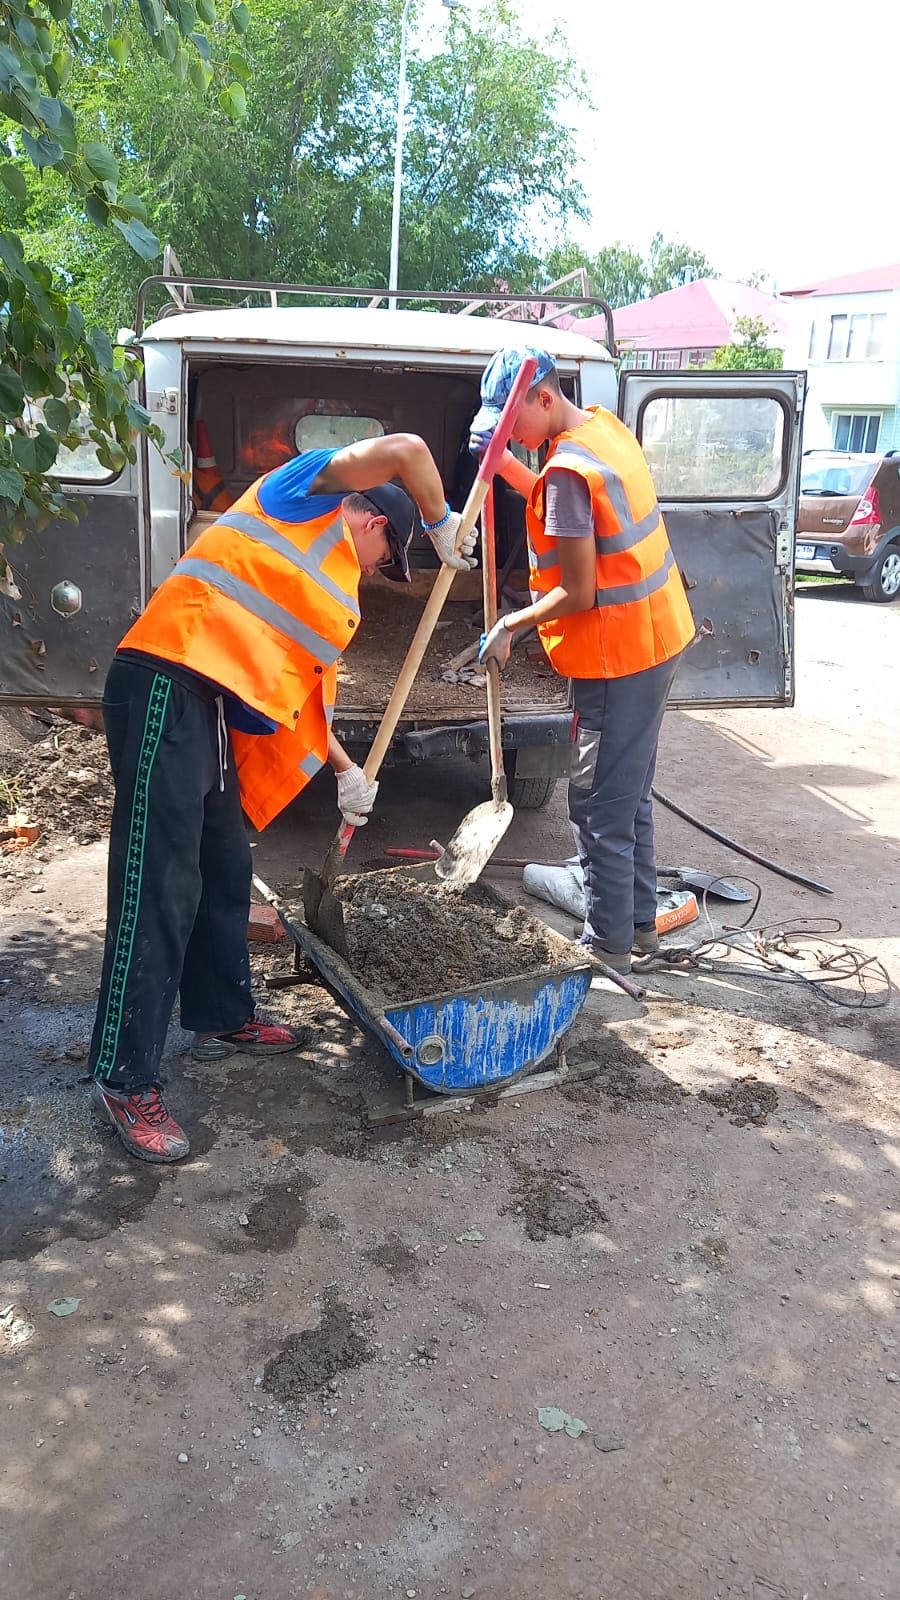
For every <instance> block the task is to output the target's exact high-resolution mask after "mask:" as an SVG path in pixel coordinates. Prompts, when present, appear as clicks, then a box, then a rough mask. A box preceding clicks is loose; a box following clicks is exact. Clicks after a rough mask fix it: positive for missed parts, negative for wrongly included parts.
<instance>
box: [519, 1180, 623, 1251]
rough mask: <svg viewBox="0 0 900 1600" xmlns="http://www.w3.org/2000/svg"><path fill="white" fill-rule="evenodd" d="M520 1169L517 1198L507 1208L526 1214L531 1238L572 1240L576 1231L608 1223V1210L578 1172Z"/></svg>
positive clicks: (527, 1228)
mask: <svg viewBox="0 0 900 1600" xmlns="http://www.w3.org/2000/svg"><path fill="white" fill-rule="evenodd" d="M518 1170H519V1184H518V1187H517V1189H516V1191H515V1201H514V1203H513V1204H512V1205H510V1206H507V1207H506V1208H505V1210H506V1214H507V1215H512V1216H521V1217H522V1220H523V1222H524V1224H525V1232H526V1234H527V1236H528V1238H529V1239H536V1240H538V1241H542V1240H544V1239H549V1238H550V1236H551V1235H555V1236H556V1237H557V1238H560V1239H571V1237H572V1235H573V1233H587V1232H588V1231H589V1230H590V1229H592V1228H598V1227H600V1226H602V1225H603V1224H604V1223H606V1222H608V1220H609V1218H608V1217H607V1215H606V1212H605V1211H604V1210H603V1209H602V1207H601V1206H599V1205H598V1204H597V1201H596V1200H595V1199H594V1197H593V1195H591V1194H589V1193H588V1190H587V1189H586V1188H585V1187H584V1184H583V1183H582V1182H581V1180H580V1178H577V1177H576V1176H575V1175H574V1173H571V1172H556V1173H552V1174H551V1173H546V1172H532V1171H530V1170H529V1169H528V1168H523V1167H519V1169H518Z"/></svg>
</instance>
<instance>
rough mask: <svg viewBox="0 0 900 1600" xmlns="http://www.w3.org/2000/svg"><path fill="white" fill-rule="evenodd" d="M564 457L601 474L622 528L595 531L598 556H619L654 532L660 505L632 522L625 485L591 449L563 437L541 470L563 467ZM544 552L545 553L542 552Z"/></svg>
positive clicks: (546, 470)
mask: <svg viewBox="0 0 900 1600" xmlns="http://www.w3.org/2000/svg"><path fill="white" fill-rule="evenodd" d="M567 458H568V460H569V461H571V460H573V459H575V460H578V461H584V462H586V463H587V465H588V466H589V467H593V468H594V471H595V472H599V473H600V475H601V477H602V478H603V487H604V489H605V490H606V495H607V498H608V500H609V503H610V505H611V506H612V508H613V511H614V512H615V514H616V520H617V522H618V524H619V527H620V529H621V532H619V533H609V534H606V533H597V534H596V535H595V536H596V540H597V554H598V555H600V556H604V555H606V556H614V555H620V554H621V552H622V551H623V550H631V549H632V548H633V547H634V545H636V544H640V542H641V540H642V539H646V538H647V535H648V534H651V533H653V532H655V530H656V529H657V528H658V527H659V506H654V508H653V510H652V511H648V513H647V515H646V517H642V518H641V520H640V522H635V521H634V518H633V517H632V515H631V507H630V505H629V504H628V496H627V495H626V493H625V485H624V484H623V482H622V479H621V478H620V477H619V474H618V473H617V472H613V469H612V467H610V466H607V464H606V462H605V461H602V460H601V459H600V457H599V456H595V455H594V452H593V450H587V449H586V448H585V446H584V445H581V444H573V443H572V442H571V440H566V439H564V440H563V441H562V443H561V444H558V445H557V447H556V449H555V450H554V452H553V455H552V456H551V458H550V460H549V461H548V462H547V465H546V467H545V468H544V471H545V472H548V471H550V470H552V468H553V467H557V466H558V467H565V466H566V463H567ZM547 553H548V552H545V555H546V554H547ZM552 564H553V563H552V562H550V563H548V565H552ZM537 566H538V570H539V571H540V570H542V569H541V562H540V560H538V563H537ZM544 570H546V569H544Z"/></svg>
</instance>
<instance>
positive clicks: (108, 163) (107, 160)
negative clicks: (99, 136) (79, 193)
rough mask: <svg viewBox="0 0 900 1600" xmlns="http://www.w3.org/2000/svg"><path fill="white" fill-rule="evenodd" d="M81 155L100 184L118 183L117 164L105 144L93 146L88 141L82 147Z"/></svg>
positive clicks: (91, 141)
mask: <svg viewBox="0 0 900 1600" xmlns="http://www.w3.org/2000/svg"><path fill="white" fill-rule="evenodd" d="M82 154H83V156H84V159H85V161H86V162H87V165H88V166H89V167H90V170H91V172H92V173H93V174H94V177H95V178H99V179H100V181H101V183H104V182H105V183H118V181H119V163H118V161H117V160H116V158H115V156H114V155H113V153H112V151H111V150H110V149H108V148H107V146H106V145H105V144H95V143H94V141H93V140H88V142H87V144H85V145H84V146H83V149H82Z"/></svg>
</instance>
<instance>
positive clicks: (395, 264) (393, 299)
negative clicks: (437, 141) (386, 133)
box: [388, 0, 411, 311]
mask: <svg viewBox="0 0 900 1600" xmlns="http://www.w3.org/2000/svg"><path fill="white" fill-rule="evenodd" d="M410 4H411V0H404V5H403V10H402V12H401V13H400V72H399V75H398V78H397V127H396V132H395V134H394V196H393V201H392V204H391V262H390V269H389V271H388V289H389V290H390V291H391V295H390V299H389V300H388V310H389V311H396V309H397V296H396V293H395V291H396V288H397V282H398V277H399V272H400V199H401V195H402V193H403V135H404V132H405V113H406V50H407V42H408V38H409V8H410Z"/></svg>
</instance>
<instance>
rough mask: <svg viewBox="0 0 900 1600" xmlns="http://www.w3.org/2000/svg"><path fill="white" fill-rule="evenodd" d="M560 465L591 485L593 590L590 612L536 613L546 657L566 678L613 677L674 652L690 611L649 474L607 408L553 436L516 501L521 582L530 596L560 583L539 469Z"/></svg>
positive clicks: (688, 628)
mask: <svg viewBox="0 0 900 1600" xmlns="http://www.w3.org/2000/svg"><path fill="white" fill-rule="evenodd" d="M559 467H564V468H565V469H566V471H567V472H577V473H578V474H579V476H580V477H582V478H584V480H585V482H586V483H587V486H588V488H589V490H590V494H591V506H592V509H593V515H594V538H595V540H596V545H597V582H596V599H595V603H594V605H593V607H592V609H591V610H590V611H578V612H575V613H574V614H573V615H572V616H568V617H560V618H558V619H557V620H555V621H553V622H542V623H540V624H539V625H538V633H539V634H540V637H541V643H542V644H543V646H544V650H545V651H546V654H547V656H548V657H549V659H550V665H551V666H552V667H553V669H554V671H555V672H559V673H561V674H562V676H563V677H566V678H623V677H625V676H627V675H628V674H629V673H632V672H643V671H644V670H645V669H646V668H647V667H655V666H658V665H659V663H660V662H662V661H668V660H670V658H671V657H672V656H675V655H678V653H679V651H681V650H683V649H684V647H685V645H686V644H688V643H689V642H690V640H691V639H692V638H693V636H694V631H695V629H694V619H693V617H692V616H691V608H690V606H689V605H688V600H687V595H686V594H685V591H684V584H683V583H682V581H681V575H680V573H679V571H678V568H677V566H676V565H675V557H674V555H673V554H672V548H671V546H670V544H669V539H668V535H667V533H666V526H665V523H664V522H663V519H662V515H661V513H660V509H659V506H658V504H657V500H656V492H655V490H654V488H653V480H652V478H651V477H650V469H649V467H648V466H647V462H646V460H645V459H644V454H643V451H642V450H641V447H640V445H639V444H638V442H637V440H636V439H635V437H634V435H633V433H631V432H630V430H629V429H628V428H626V427H625V425H624V423H622V422H620V421H619V420H618V418H617V417H614V416H613V415H612V412H610V411H604V410H603V409H602V408H601V407H599V406H597V407H592V408H591V410H590V420H589V421H588V422H584V423H582V424H581V425H580V426H579V427H577V428H570V429H568V430H567V431H566V432H565V433H561V434H560V435H559V437H558V438H557V439H555V440H553V442H552V444H551V446H550V453H549V456H548V458H547V462H546V464H545V466H544V469H543V471H542V472H541V473H540V475H539V477H538V479H537V482H536V483H535V485H534V488H533V490H532V493H531V499H530V503H529V505H528V507H527V509H526V524H527V528H528V547H529V568H530V573H529V584H530V588H531V598H532V600H534V601H537V600H539V599H540V597H541V595H543V594H548V593H549V591H550V590H551V589H554V588H555V587H556V586H557V584H558V583H559V582H560V578H561V573H560V567H559V553H558V549H557V546H558V542H559V541H558V540H557V539H555V538H553V537H551V536H550V535H548V534H547V532H546V529H545V526H544V523H545V509H544V490H545V482H546V476H547V473H548V472H551V471H553V469H554V468H559Z"/></svg>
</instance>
